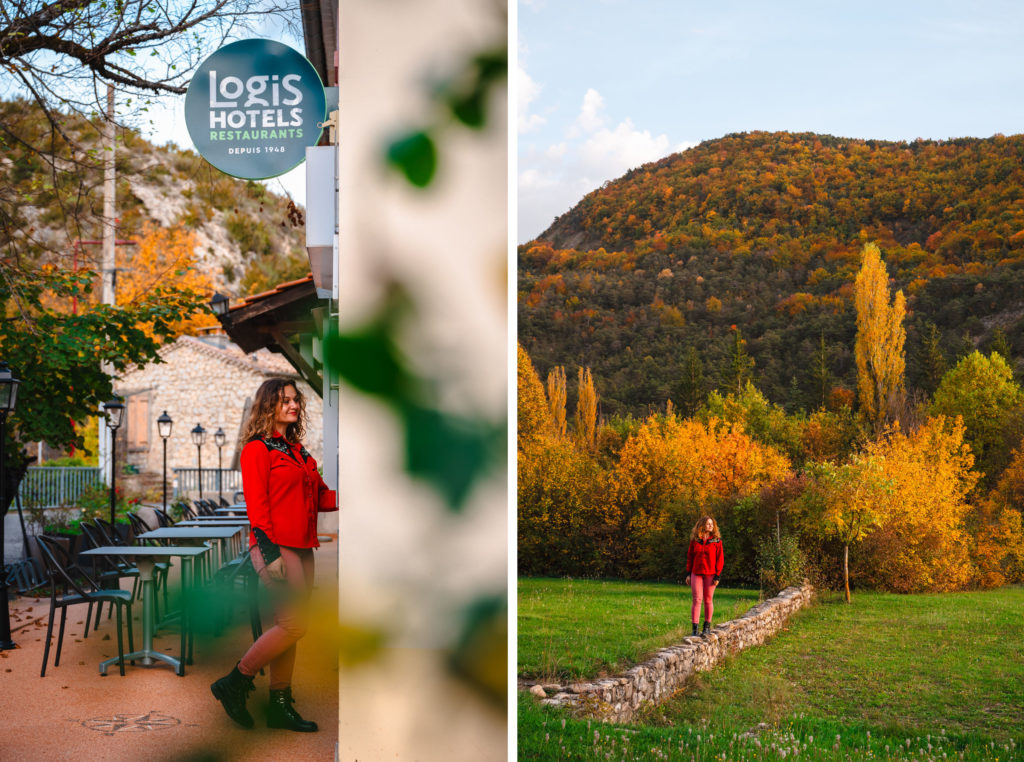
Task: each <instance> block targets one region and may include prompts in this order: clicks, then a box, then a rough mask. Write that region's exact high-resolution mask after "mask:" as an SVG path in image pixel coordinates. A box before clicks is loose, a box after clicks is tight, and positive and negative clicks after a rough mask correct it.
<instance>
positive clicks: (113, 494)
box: [103, 398, 124, 526]
mask: <svg viewBox="0 0 1024 762" xmlns="http://www.w3.org/2000/svg"><path fill="white" fill-rule="evenodd" d="M103 411H104V412H105V413H106V414H107V428H108V429H110V525H111V526H113V525H114V519H115V517H116V513H117V430H118V428H119V427H120V426H121V416H122V415H124V404H123V403H122V402H121V401H120V400H119V399H116V398H115V399H112V400H110V402H104V403H103Z"/></svg>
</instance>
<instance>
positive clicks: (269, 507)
mask: <svg viewBox="0 0 1024 762" xmlns="http://www.w3.org/2000/svg"><path fill="white" fill-rule="evenodd" d="M241 465H242V491H243V492H244V493H245V507H246V511H247V512H248V514H249V525H250V526H251V527H252V528H253V529H262V530H263V531H264V532H266V533H267V537H269V538H270V540H271V541H272V542H274V543H276V544H277V545H284V546H286V547H289V548H316V547H319V546H320V543H319V542H318V541H317V539H316V517H317V513H318V512H321V511H336V510H338V497H337V495H336V494H335V492H334V490H332V489H328V488H327V485H326V484H324V480H323V479H322V478H321V477H320V474H319V473H318V472H317V467H316V460H315V459H314V458H313V456H311V455H310V454H309V453H308V452H306V448H305V447H303V446H302V445H301V444H290V443H289V442H287V441H286V440H285V439H284V437H282V436H281V435H280V434H277V433H275V434H274V436H273V437H271V438H270V439H254V440H252V441H251V442H249V443H248V444H247V445H246V446H245V447H244V448H242V456H241ZM255 544H256V538H255V536H254V534H253V533H252V532H250V533H249V546H250V547H251V546H253V545H255Z"/></svg>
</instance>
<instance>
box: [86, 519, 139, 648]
mask: <svg viewBox="0 0 1024 762" xmlns="http://www.w3.org/2000/svg"><path fill="white" fill-rule="evenodd" d="M79 526H80V527H81V529H82V534H83V535H84V536H85V541H86V543H87V544H88V545H89V547H90V548H99V547H102V546H104V545H117V544H119V543H115V542H113V541H112V540H111V539H110V537H108V536H107V533H106V532H104V531H103V528H102V527H101V526H100V525H99V524H98V523H96V524H90V523H89V522H88V521H83V522H81V524H79ZM91 568H92V570H93V575H94V577H95V578H96V580H98V581H99V583H100V586H101V587H103V588H104V589H111V590H114V589H120V587H121V580H122V579H124V578H126V577H128V578H131V580H132V590H131V597H132V600H133V601H134V600H135V596H136V595H138V592H139V567H137V566H135V565H133V564H130V563H129V562H128V561H127V559H125V558H123V557H121V556H116V557H112V556H98V557H96V559H95V560H94V562H93V564H92V567H91ZM102 609H103V607H102V606H101V607H100V609H99V610H98V611H97V612H96V622H95V624H94V625H93V629H94V630H98V629H99V626H100V617H101V616H102V614H103V610H102ZM113 613H114V604H113V603H111V604H110V608H109V609H108V610H107V619H110V617H111V616H112V615H113ZM85 629H86V632H88V631H89V622H88V621H86V623H85Z"/></svg>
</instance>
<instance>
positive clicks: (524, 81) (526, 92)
mask: <svg viewBox="0 0 1024 762" xmlns="http://www.w3.org/2000/svg"><path fill="white" fill-rule="evenodd" d="M516 80H517V81H516V92H517V93H518V97H517V100H518V105H519V108H518V114H519V132H520V133H524V132H529V131H530V130H533V129H536V128H537V127H540V126H541V125H542V124H544V122H545V121H546V120H545V119H544V117H542V116H540V115H539V114H531V113H530V104H531V103H532V102H533V101H534V100H536V99H537V96H538V95H540V91H541V89H542V85H539V84H537V83H536V82H534V81H533V78H532V77H531V76H530V75H529V74H527V73H526V69H524V68H523V66H522V64H520V65H519V66H518V67H517V71H516Z"/></svg>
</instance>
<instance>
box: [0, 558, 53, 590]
mask: <svg viewBox="0 0 1024 762" xmlns="http://www.w3.org/2000/svg"><path fill="white" fill-rule="evenodd" d="M3 574H4V577H6V579H7V587H8V588H9V589H12V590H14V591H15V592H17V593H18V595H25V594H26V593H30V592H32V591H33V590H37V589H39V588H40V587H42V586H43V585H45V584H46V583H47V582H49V577H47V576H46V573H45V572H44V571H43V570H42V569H40V568H39V564H38V563H37V562H36V560H35V559H34V558H26V559H24V560H22V561H14V562H13V563H10V564H7V565H6V566H4V571H3Z"/></svg>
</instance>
